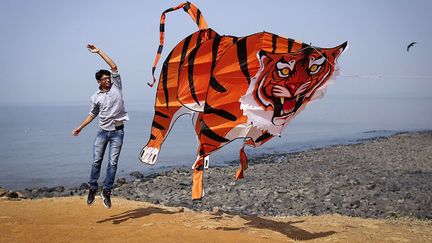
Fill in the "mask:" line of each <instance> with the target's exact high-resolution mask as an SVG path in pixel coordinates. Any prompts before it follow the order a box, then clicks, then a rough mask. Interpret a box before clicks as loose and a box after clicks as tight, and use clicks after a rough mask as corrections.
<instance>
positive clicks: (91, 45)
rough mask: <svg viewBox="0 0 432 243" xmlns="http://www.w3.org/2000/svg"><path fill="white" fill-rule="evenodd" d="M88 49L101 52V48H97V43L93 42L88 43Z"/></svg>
mask: <svg viewBox="0 0 432 243" xmlns="http://www.w3.org/2000/svg"><path fill="white" fill-rule="evenodd" d="M87 49H88V50H89V51H90V52H91V53H99V52H100V50H99V48H97V47H96V46H95V45H93V44H88V45H87Z"/></svg>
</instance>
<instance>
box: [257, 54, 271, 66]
mask: <svg viewBox="0 0 432 243" xmlns="http://www.w3.org/2000/svg"><path fill="white" fill-rule="evenodd" d="M257 57H258V60H259V62H260V65H261V67H264V66H266V65H267V64H269V63H270V62H271V61H272V60H273V59H272V58H271V57H270V56H269V54H268V53H267V52H266V51H264V50H259V52H258V53H257Z"/></svg>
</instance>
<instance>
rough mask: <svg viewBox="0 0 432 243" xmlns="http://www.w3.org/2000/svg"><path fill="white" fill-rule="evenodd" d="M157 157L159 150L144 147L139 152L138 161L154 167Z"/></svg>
mask: <svg viewBox="0 0 432 243" xmlns="http://www.w3.org/2000/svg"><path fill="white" fill-rule="evenodd" d="M158 155H159V149H158V148H154V147H144V148H143V149H142V150H141V153H140V156H139V159H140V161H141V162H143V163H145V164H149V165H154V164H155V163H156V160H157V158H158Z"/></svg>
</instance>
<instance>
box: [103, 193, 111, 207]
mask: <svg viewBox="0 0 432 243" xmlns="http://www.w3.org/2000/svg"><path fill="white" fill-rule="evenodd" d="M101 196H102V199H103V204H104V206H105V207H106V208H111V190H108V189H104V190H103V191H102V193H101Z"/></svg>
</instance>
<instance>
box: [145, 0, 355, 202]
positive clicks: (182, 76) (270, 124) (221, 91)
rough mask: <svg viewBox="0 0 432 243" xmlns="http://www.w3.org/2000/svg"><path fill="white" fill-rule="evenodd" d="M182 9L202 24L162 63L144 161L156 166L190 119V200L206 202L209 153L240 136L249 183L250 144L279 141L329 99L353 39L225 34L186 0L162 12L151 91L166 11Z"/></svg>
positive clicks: (242, 166) (242, 163) (240, 175)
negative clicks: (331, 43) (325, 42)
mask: <svg viewBox="0 0 432 243" xmlns="http://www.w3.org/2000/svg"><path fill="white" fill-rule="evenodd" d="M181 8H183V10H184V11H185V12H187V13H188V14H189V15H190V16H191V18H192V19H193V20H194V21H195V22H196V24H197V26H198V31H196V32H194V33H192V34H191V35H189V36H188V37H186V38H185V39H183V40H182V41H180V43H178V44H177V45H176V46H175V47H174V49H173V50H172V51H171V52H170V53H169V54H168V56H167V58H166V60H165V62H164V63H163V66H162V70H161V74H160V77H159V83H158V86H157V92H156V101H155V113H154V118H153V123H152V128H151V134H150V139H149V141H148V143H147V144H146V145H145V147H144V148H143V149H142V150H141V152H140V155H139V159H140V160H141V161H142V162H143V163H146V164H154V163H155V162H156V160H157V158H158V154H159V152H160V149H161V146H162V144H163V142H164V140H165V138H166V137H167V135H168V133H169V131H170V129H171V128H172V126H173V124H174V123H175V121H176V119H177V118H178V117H179V116H181V115H184V114H190V115H192V117H193V118H192V120H193V124H194V126H195V131H196V135H197V138H198V156H197V159H196V161H195V163H194V164H193V167H192V168H193V170H194V174H193V185H192V199H201V198H202V197H203V196H204V189H203V175H204V169H205V168H207V166H208V164H207V162H208V158H209V155H210V154H212V153H213V152H215V151H217V150H218V149H220V148H221V147H223V146H224V145H226V144H228V143H230V142H231V141H233V140H235V139H238V138H241V139H243V140H244V143H243V145H242V146H241V149H240V167H239V169H238V170H237V172H236V175H235V178H236V179H240V178H243V177H244V174H243V173H244V170H245V169H246V168H247V157H246V154H245V152H244V148H245V146H246V145H248V146H251V147H258V146H261V145H263V144H264V143H266V142H268V141H269V140H270V139H272V138H273V137H274V136H279V135H280V134H281V133H282V131H283V130H284V128H285V127H286V126H287V125H288V123H289V121H290V120H291V119H293V118H294V117H295V116H296V115H298V114H299V113H300V111H302V110H303V109H304V108H305V107H306V105H307V104H308V103H309V102H310V101H312V100H314V99H316V98H320V97H322V96H323V95H324V89H325V87H326V85H327V83H328V81H329V80H330V78H331V77H332V75H333V74H334V73H335V72H337V67H336V66H335V65H336V60H337V58H338V57H339V55H341V53H342V52H343V51H344V50H345V49H346V47H347V42H345V43H343V44H341V45H339V46H336V47H333V48H319V47H314V46H311V45H308V44H306V43H303V42H301V41H298V40H294V39H290V38H284V37H281V36H279V35H276V34H272V33H268V32H260V33H256V34H252V35H248V36H244V37H236V36H230V35H219V34H218V33H217V32H215V31H214V30H213V29H211V28H209V27H208V26H207V23H206V21H205V20H204V17H203V16H202V14H201V11H200V10H199V9H198V8H197V7H196V6H195V5H193V4H192V3H190V2H185V3H182V4H180V5H178V6H176V7H173V8H169V9H167V10H165V11H164V12H163V13H162V15H161V19H160V45H159V48H158V51H157V55H156V58H155V61H154V64H153V67H152V75H153V82H152V83H149V85H150V86H153V85H154V84H155V83H156V79H155V76H154V73H155V69H156V66H157V64H158V61H159V58H160V55H161V53H162V49H163V44H164V31H165V14H166V13H168V12H171V11H175V10H178V9H181Z"/></svg>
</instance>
